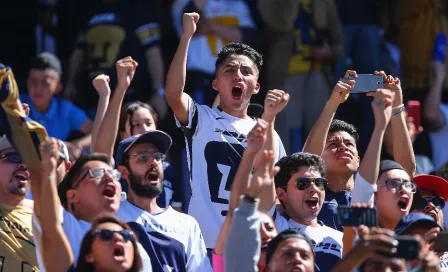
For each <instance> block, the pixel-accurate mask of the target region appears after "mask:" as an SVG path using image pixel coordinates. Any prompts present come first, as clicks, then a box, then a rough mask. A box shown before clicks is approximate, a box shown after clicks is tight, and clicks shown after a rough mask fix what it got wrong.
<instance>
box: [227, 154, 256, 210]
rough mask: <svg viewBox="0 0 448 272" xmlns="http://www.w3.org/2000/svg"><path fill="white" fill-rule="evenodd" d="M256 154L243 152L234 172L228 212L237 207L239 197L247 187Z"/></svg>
mask: <svg viewBox="0 0 448 272" xmlns="http://www.w3.org/2000/svg"><path fill="white" fill-rule="evenodd" d="M255 156H256V154H255V153H250V152H244V153H243V157H242V158H241V162H240V165H239V167H238V170H237V171H236V174H235V178H234V179H233V180H234V182H233V184H232V190H231V192H230V209H229V212H233V210H234V209H235V208H237V207H238V204H239V201H240V196H241V195H242V194H243V193H244V191H245V190H246V189H247V187H248V186H249V178H250V174H251V173H252V168H253V165H254V159H255Z"/></svg>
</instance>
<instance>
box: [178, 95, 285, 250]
mask: <svg viewBox="0 0 448 272" xmlns="http://www.w3.org/2000/svg"><path fill="white" fill-rule="evenodd" d="M188 112H189V113H188V114H189V117H188V118H189V121H188V125H187V126H186V127H182V125H181V124H180V123H179V121H178V120H177V119H176V124H177V125H178V126H179V127H181V128H182V130H183V132H184V135H185V140H186V146H187V147H188V148H187V152H188V166H189V169H190V179H191V190H192V197H191V200H190V205H189V207H188V214H190V215H191V216H193V217H194V218H195V219H196V220H197V221H198V223H199V226H200V227H201V230H202V233H203V234H204V239H205V245H206V246H207V248H214V247H215V243H216V239H217V238H218V233H219V230H220V229H221V226H222V224H223V222H224V219H225V216H226V214H227V210H228V208H229V197H230V190H231V186H232V183H233V178H234V176H235V173H236V171H237V169H238V166H239V164H240V161H241V157H242V155H243V151H244V149H245V148H246V147H247V142H246V137H247V134H248V133H249V132H250V130H251V129H252V128H253V127H254V126H255V124H256V121H255V120H252V119H250V120H245V119H240V118H237V117H234V116H232V115H229V114H227V113H225V112H223V111H222V110H220V109H219V108H214V109H211V108H209V107H207V106H204V105H198V104H197V103H195V102H194V101H193V99H191V98H190V97H189V99H188ZM275 137H276V146H277V148H276V160H279V159H280V158H281V157H283V156H285V149H284V147H283V144H282V142H281V140H280V138H279V137H278V135H277V134H276V135H275Z"/></svg>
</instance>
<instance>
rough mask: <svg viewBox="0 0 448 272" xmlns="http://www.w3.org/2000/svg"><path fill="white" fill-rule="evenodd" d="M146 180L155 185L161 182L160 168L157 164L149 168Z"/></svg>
mask: <svg viewBox="0 0 448 272" xmlns="http://www.w3.org/2000/svg"><path fill="white" fill-rule="evenodd" d="M146 180H148V181H149V182H150V183H151V184H154V185H155V184H158V183H159V169H158V168H157V167H156V166H154V167H152V168H151V169H149V171H148V173H147V174H146Z"/></svg>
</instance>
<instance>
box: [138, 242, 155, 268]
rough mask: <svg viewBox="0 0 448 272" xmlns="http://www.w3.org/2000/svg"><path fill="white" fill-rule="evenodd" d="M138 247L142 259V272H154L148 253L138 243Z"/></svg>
mask: <svg viewBox="0 0 448 272" xmlns="http://www.w3.org/2000/svg"><path fill="white" fill-rule="evenodd" d="M137 247H138V253H139V255H140V258H141V259H142V270H141V272H152V265H151V259H150V258H149V255H148V253H147V252H146V250H145V249H144V248H143V246H142V245H141V244H140V243H139V242H137Z"/></svg>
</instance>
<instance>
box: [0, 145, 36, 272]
mask: <svg viewBox="0 0 448 272" xmlns="http://www.w3.org/2000/svg"><path fill="white" fill-rule="evenodd" d="M0 173H1V175H0V256H1V257H0V271H21V269H25V270H26V269H29V270H30V271H31V270H32V271H39V270H38V265H37V259H36V249H35V247H34V243H33V234H32V215H33V202H32V201H30V200H27V199H25V195H26V194H27V192H28V191H29V189H30V182H29V177H30V174H29V172H28V168H27V166H26V165H25V164H24V163H23V161H22V158H21V157H20V155H19V153H17V151H16V150H14V148H13V147H12V145H11V143H10V142H9V141H8V139H7V138H6V136H3V137H1V138H0ZM25 270H23V271H25Z"/></svg>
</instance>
